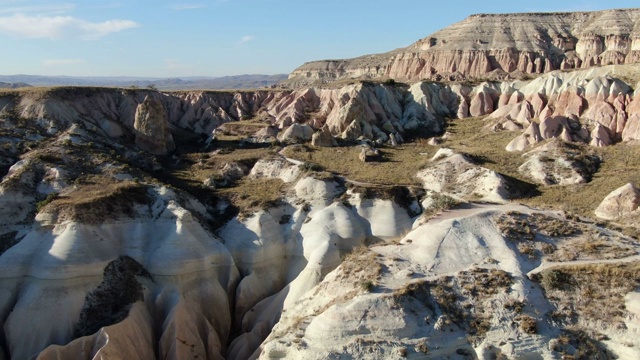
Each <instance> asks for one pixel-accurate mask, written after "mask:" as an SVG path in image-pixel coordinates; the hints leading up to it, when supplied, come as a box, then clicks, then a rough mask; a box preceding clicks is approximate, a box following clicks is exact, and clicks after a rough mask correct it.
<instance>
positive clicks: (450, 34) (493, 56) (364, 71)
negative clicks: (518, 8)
mask: <svg viewBox="0 0 640 360" xmlns="http://www.w3.org/2000/svg"><path fill="white" fill-rule="evenodd" d="M639 22H640V10H638V9H620V10H606V11H594V12H574V13H524V14H478V15H472V16H470V17H468V18H466V19H464V20H463V21H460V22H458V23H455V24H453V25H451V26H448V27H446V28H444V29H442V30H439V31H437V32H435V33H433V34H431V35H429V36H427V37H426V38H424V39H421V40H418V41H417V42H416V43H414V44H412V45H410V46H408V47H406V48H402V49H398V50H394V51H391V52H388V53H384V54H377V55H367V56H362V57H358V58H354V59H345V60H331V61H313V62H309V63H306V64H304V65H302V66H300V67H299V68H297V69H296V70H294V71H293V72H292V73H291V74H290V75H289V80H288V81H287V83H289V84H291V85H297V86H301V85H305V84H311V83H314V82H325V83H326V82H331V81H335V80H339V79H345V78H358V77H364V78H378V77H390V78H392V79H396V80H401V81H419V80H422V79H437V80H440V79H452V80H454V79H457V78H460V77H466V78H483V77H485V78H486V77H495V78H504V77H506V76H508V74H509V73H514V74H515V73H518V74H523V73H524V74H541V73H547V72H550V71H553V70H571V69H585V68H589V67H593V66H600V65H620V64H630V63H636V62H638V59H639V58H640V55H638V54H639V51H640V50H639V49H640V45H639V44H640V42H639V41H640V40H639V39H640V38H639V36H640V34H639V33H638V30H637V29H638V26H637V25H638V23H639Z"/></svg>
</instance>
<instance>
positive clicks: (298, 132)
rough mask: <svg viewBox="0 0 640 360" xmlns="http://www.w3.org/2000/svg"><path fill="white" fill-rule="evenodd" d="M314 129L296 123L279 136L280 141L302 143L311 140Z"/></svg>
mask: <svg viewBox="0 0 640 360" xmlns="http://www.w3.org/2000/svg"><path fill="white" fill-rule="evenodd" d="M313 133H314V131H313V129H312V128H311V126H309V125H307V124H298V123H295V124H293V125H291V126H289V127H288V128H287V129H286V130H284V131H283V132H281V133H280V135H278V140H280V141H283V142H292V143H301V142H307V141H310V140H311V137H312V136H313Z"/></svg>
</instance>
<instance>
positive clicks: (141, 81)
mask: <svg viewBox="0 0 640 360" xmlns="http://www.w3.org/2000/svg"><path fill="white" fill-rule="evenodd" d="M286 78H287V75H286V74H276V75H260V74H257V75H235V76H223V77H187V78H145V77H127V76H113V77H110V76H107V77H102V76H94V77H84V76H40V75H0V84H4V83H9V85H11V84H22V85H26V84H30V85H32V86H115V87H131V86H136V87H140V88H145V87H149V86H154V87H156V88H157V89H159V90H196V89H197V90H223V89H260V88H264V87H270V86H271V85H275V84H277V83H279V82H280V81H282V80H285V79H286ZM27 86H28V85H27ZM0 87H3V86H0Z"/></svg>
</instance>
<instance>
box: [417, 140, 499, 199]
mask: <svg viewBox="0 0 640 360" xmlns="http://www.w3.org/2000/svg"><path fill="white" fill-rule="evenodd" d="M431 162H432V164H430V165H429V166H428V167H427V168H425V169H424V170H421V171H420V172H419V173H418V174H417V177H418V178H419V179H420V180H422V182H423V186H424V188H425V189H427V190H432V191H435V192H442V193H445V194H448V195H450V196H452V197H454V198H458V199H465V200H468V199H474V200H482V201H490V202H497V203H502V202H505V201H507V200H508V199H509V193H508V191H507V189H506V182H505V180H504V178H502V176H500V175H499V174H498V173H496V172H495V171H492V170H489V169H487V168H484V167H481V166H478V165H476V164H473V163H472V162H471V161H469V160H468V159H467V158H465V157H464V156H463V155H460V154H456V153H454V152H453V151H452V150H451V149H446V148H442V149H440V150H438V152H437V153H436V155H434V157H433V159H432V160H431Z"/></svg>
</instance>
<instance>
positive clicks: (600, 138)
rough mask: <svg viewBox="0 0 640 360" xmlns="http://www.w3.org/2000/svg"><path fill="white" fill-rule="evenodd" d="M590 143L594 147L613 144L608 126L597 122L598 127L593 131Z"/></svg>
mask: <svg viewBox="0 0 640 360" xmlns="http://www.w3.org/2000/svg"><path fill="white" fill-rule="evenodd" d="M589 145H591V146H594V147H604V146H609V145H611V137H610V136H609V132H608V131H607V128H605V127H604V126H602V125H600V124H596V127H595V128H594V129H593V131H591V142H590V143H589Z"/></svg>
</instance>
